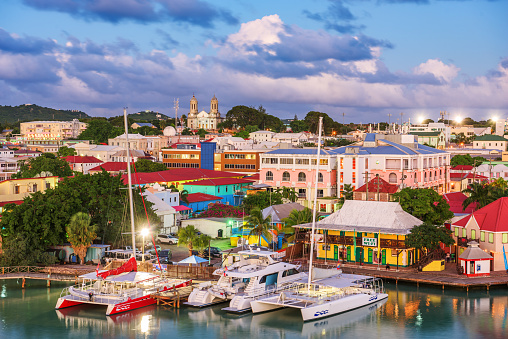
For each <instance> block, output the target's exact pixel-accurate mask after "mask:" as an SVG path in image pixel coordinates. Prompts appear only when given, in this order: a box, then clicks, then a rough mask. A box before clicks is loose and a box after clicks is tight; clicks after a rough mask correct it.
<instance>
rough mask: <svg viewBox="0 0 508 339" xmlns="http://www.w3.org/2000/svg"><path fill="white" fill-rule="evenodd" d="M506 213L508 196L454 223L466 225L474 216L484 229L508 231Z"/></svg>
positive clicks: (507, 210) (481, 228)
mask: <svg viewBox="0 0 508 339" xmlns="http://www.w3.org/2000/svg"><path fill="white" fill-rule="evenodd" d="M506 215H508V197H504V198H500V199H497V200H496V201H494V202H492V203H490V204H488V205H487V206H485V207H483V208H480V209H479V210H478V211H476V212H473V213H471V214H470V215H468V216H465V217H464V218H462V219H459V220H458V221H456V222H454V223H453V225H454V226H462V227H465V226H466V225H467V223H468V222H469V221H470V220H471V218H474V219H475V221H476V223H477V224H478V227H479V228H480V230H482V231H488V232H508V218H506V217H505V216H506Z"/></svg>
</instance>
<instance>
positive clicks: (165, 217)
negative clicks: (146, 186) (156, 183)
mask: <svg viewBox="0 0 508 339" xmlns="http://www.w3.org/2000/svg"><path fill="white" fill-rule="evenodd" d="M143 195H144V196H145V199H146V200H148V201H150V202H151V203H152V204H153V205H152V209H153V210H154V212H155V214H156V215H157V216H158V217H159V219H160V221H161V229H160V233H163V234H169V233H171V232H177V231H178V229H177V225H176V215H177V213H178V212H177V211H176V210H175V209H174V208H173V207H172V206H171V205H169V204H168V203H167V202H165V201H163V200H162V199H161V198H159V197H158V196H156V195H155V194H154V193H152V192H151V191H149V190H146V191H145V192H143Z"/></svg>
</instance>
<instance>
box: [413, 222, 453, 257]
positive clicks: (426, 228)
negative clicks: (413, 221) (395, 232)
mask: <svg viewBox="0 0 508 339" xmlns="http://www.w3.org/2000/svg"><path fill="white" fill-rule="evenodd" d="M441 243H443V244H444V245H445V246H451V245H453V244H455V240H454V239H453V237H452V231H450V230H449V229H447V228H446V227H444V226H434V225H432V224H427V223H424V224H422V225H420V226H415V227H413V228H412V229H411V233H409V234H408V235H407V236H406V239H405V244H406V246H407V247H410V248H411V247H412V248H415V249H417V250H419V251H421V250H423V249H426V250H427V251H429V252H431V251H433V250H436V249H438V248H439V247H440V244H441Z"/></svg>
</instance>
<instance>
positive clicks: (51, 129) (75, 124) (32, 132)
mask: <svg viewBox="0 0 508 339" xmlns="http://www.w3.org/2000/svg"><path fill="white" fill-rule="evenodd" d="M86 127H87V124H85V123H84V122H79V120H78V119H73V120H72V121H30V122H22V123H20V125H19V129H20V134H21V138H22V139H23V140H25V141H27V142H29V141H33V140H45V141H50V142H52V143H56V141H60V140H63V139H69V138H77V137H78V136H79V135H80V134H81V132H83V131H84V130H86Z"/></svg>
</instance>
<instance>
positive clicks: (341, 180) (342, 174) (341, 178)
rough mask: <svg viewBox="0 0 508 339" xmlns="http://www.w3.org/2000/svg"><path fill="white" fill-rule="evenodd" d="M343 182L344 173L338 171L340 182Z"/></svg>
mask: <svg viewBox="0 0 508 339" xmlns="http://www.w3.org/2000/svg"><path fill="white" fill-rule="evenodd" d="M343 182H344V173H343V172H340V183H341V184H342V183H343Z"/></svg>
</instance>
